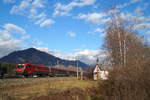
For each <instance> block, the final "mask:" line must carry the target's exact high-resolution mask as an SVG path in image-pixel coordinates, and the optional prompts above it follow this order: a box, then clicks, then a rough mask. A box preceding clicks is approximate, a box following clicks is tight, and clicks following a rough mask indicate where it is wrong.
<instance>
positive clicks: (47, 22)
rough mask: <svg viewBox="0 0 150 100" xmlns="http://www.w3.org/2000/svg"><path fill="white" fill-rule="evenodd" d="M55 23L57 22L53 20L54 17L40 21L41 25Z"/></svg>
mask: <svg viewBox="0 0 150 100" xmlns="http://www.w3.org/2000/svg"><path fill="white" fill-rule="evenodd" d="M54 23H55V21H54V20H52V19H46V20H44V21H43V22H42V23H40V27H46V26H49V25H52V24H54Z"/></svg>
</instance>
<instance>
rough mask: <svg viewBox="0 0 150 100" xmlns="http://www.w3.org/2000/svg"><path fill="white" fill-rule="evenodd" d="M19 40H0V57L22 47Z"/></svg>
mask: <svg viewBox="0 0 150 100" xmlns="http://www.w3.org/2000/svg"><path fill="white" fill-rule="evenodd" d="M1 38H3V37H1ZM20 43H21V41H20V40H12V39H11V40H8V41H1V42H0V58H1V57H3V56H6V55H8V54H9V53H11V52H13V51H16V50H20V49H22V46H21V45H20Z"/></svg>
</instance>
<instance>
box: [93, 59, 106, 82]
mask: <svg viewBox="0 0 150 100" xmlns="http://www.w3.org/2000/svg"><path fill="white" fill-rule="evenodd" d="M93 78H94V80H99V79H101V80H106V79H107V78H108V71H105V70H102V69H101V67H100V66H99V64H98V59H97V64H96V66H95V68H94V71H93Z"/></svg>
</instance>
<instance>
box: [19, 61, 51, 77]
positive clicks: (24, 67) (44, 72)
mask: <svg viewBox="0 0 150 100" xmlns="http://www.w3.org/2000/svg"><path fill="white" fill-rule="evenodd" d="M16 74H17V75H23V76H26V77H28V76H48V75H49V68H48V67H46V66H43V65H35V64H31V63H26V64H18V65H17V68H16Z"/></svg>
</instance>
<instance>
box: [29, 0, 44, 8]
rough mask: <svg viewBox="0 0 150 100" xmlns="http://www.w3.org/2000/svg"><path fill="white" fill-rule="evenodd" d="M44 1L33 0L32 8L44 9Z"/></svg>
mask: <svg viewBox="0 0 150 100" xmlns="http://www.w3.org/2000/svg"><path fill="white" fill-rule="evenodd" d="M44 1H45V0H34V1H33V2H32V6H34V7H37V8H44V7H45V5H44Z"/></svg>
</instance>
